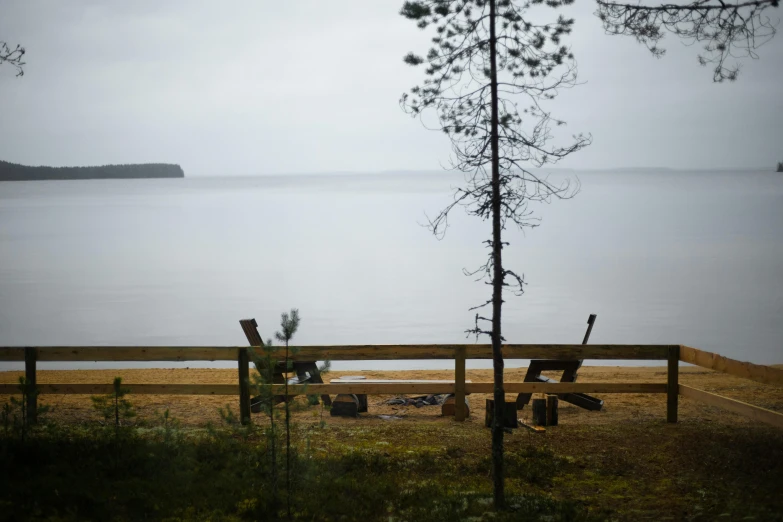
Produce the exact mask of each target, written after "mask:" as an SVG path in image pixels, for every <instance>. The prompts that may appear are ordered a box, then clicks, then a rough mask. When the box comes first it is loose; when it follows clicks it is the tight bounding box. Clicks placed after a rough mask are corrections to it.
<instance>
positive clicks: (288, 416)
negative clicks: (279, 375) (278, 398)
mask: <svg viewBox="0 0 783 522" xmlns="http://www.w3.org/2000/svg"><path fill="white" fill-rule="evenodd" d="M285 370H286V374H285V377H284V378H285V491H286V495H285V499H286V500H285V503H286V511H287V513H288V520H291V410H290V409H289V407H288V341H286V342H285Z"/></svg>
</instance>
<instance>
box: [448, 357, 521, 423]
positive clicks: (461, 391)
mask: <svg viewBox="0 0 783 522" xmlns="http://www.w3.org/2000/svg"><path fill="white" fill-rule="evenodd" d="M454 380H455V381H456V382H455V383H454V402H455V408H456V409H455V410H454V420H455V421H457V422H463V421H464V420H465V417H466V416H467V411H466V409H465V348H458V349H457V350H456V356H455V357H454ZM515 411H516V410H515Z"/></svg>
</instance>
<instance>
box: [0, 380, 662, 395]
mask: <svg viewBox="0 0 783 522" xmlns="http://www.w3.org/2000/svg"><path fill="white" fill-rule="evenodd" d="M122 387H123V389H127V390H129V392H130V393H133V394H136V395H239V392H240V389H239V385H238V384H126V383H123V385H122ZM493 387H494V384H493V383H491V382H474V383H466V384H465V392H466V393H492V391H493ZM37 388H38V390H39V393H41V394H63V395H70V394H75V395H94V394H108V393H113V392H114V388H113V386H112V385H111V384H39V385H38V386H37ZM504 390H505V392H506V393H551V394H557V393H666V384H657V383H572V382H564V383H542V382H510V383H506V384H505V385H504ZM455 391H456V384H455V383H443V382H441V383H407V382H399V383H361V382H355V383H353V382H352V383H333V384H310V385H307V386H302V385H293V384H292V385H289V386H288V395H304V394H308V395H321V394H332V395H334V394H339V393H346V394H351V393H356V394H365V395H398V394H408V393H410V394H413V393H422V394H424V393H426V394H445V393H455ZM14 393H19V385H18V384H0V395H5V394H8V395H11V394H14ZM272 394H274V395H285V388H284V387H283V386H282V385H281V386H279V387H277V386H276V387H275V388H274V389H273V390H272Z"/></svg>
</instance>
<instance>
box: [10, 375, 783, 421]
mask: <svg viewBox="0 0 783 522" xmlns="http://www.w3.org/2000/svg"><path fill="white" fill-rule="evenodd" d="M525 371H526V368H510V369H509V368H507V369H506V380H507V382H521V381H523V379H524V375H525ZM20 375H22V372H0V383H14V382H16V381H17V380H18V378H19V376H20ZM342 375H364V376H366V377H367V378H368V379H372V378H375V379H453V372H452V371H449V370H417V371H360V372H357V371H351V372H330V373H329V374H328V375H326V376H325V379H326V381H327V382H328V380H329V379H332V378H337V377H339V376H342ZM551 375H552V376H553V377H555V378H557V375H556V374H551ZM116 376H121V377H122V378H123V382H124V383H127V384H133V383H135V384H141V383H172V384H173V383H183V384H184V383H191V384H193V383H199V384H201V383H203V384H229V383H235V382H237V372H236V371H235V370H230V369H123V370H41V371H39V372H38V382H39V383H41V384H44V383H74V384H75V383H110V382H112V380H113V379H114V377H116ZM467 379H470V380H472V381H473V382H490V381H491V380H492V374H491V370H468V371H467ZM665 381H666V369H665V368H664V367H641V368H635V367H606V366H593V367H589V366H586V367H583V368H582V369H581V370H580V373H579V382H597V383H599V382H633V383H636V382H653V383H663V382H665ZM680 383H682V384H686V385H689V386H693V387H695V388H699V389H703V390H706V391H710V392H713V393H718V394H720V395H724V396H726V397H731V398H734V399H738V400H741V401H745V402H748V403H750V404H754V405H756V406H761V407H764V408H768V409H770V410H774V411H780V412H783V389H781V388H780V387H776V386H771V385H765V384H760V383H756V382H753V381H748V380H745V379H740V378H735V377H731V376H728V375H725V374H721V373H716V372H713V371H710V370H704V369H701V368H695V367H682V368H680ZM129 398H130V399H131V401H132V402H133V404H134V406H135V407H136V410H137V412H138V416H137V420H136V422H141V423H149V424H155V423H156V422H157V420H158V419H159V415H160V413H162V412H163V411H164V410H165V409H166V408H169V410H170V414H171V416H172V417H174V418H175V419H178V420H179V421H180V422H181V423H182V425H183V426H193V427H197V426H205V425H207V424H208V423H210V422H213V423H220V415H219V414H218V408H219V407H221V406H225V405H230V406H231V407H232V409H233V410H234V411H235V412H236V411H237V409H238V402H239V399H238V397H233V396H203V395H202V396H195V395H193V396H188V395H135V396H133V395H131V396H129ZM388 398H389V397H388V396H370V397H368V399H369V411H368V412H367V413H364V414H362V415H361V418H360V419H352V418H339V417H330V416H329V412H328V411H322V408H321V407H320V406H309V407H306V406H305V400H304V398H303V397H302V398H298V399H297V402H298V403H299V404H300V405H301V406H302V407H301V408H297V409H298V411H297V412H296V413H295V418H296V420H297V422H299V423H308V422H314V423H316V422H319V421H320V419H321V418H322V417H323V419H324V420H326V421H327V422H328V423H330V424H345V423H350V424H357V423H386V422H390V421H388V420H384V419H381V418H380V417H378V416H379V415H395V416H398V417H401V419H395V420H394V421H393V422H417V423H421V422H427V423H443V422H453V420H452V418H451V417H442V416H441V412H440V407H439V406H426V407H422V408H416V407H414V406H407V407H405V406H389V405H385V404H383V401H384V400H386V399H388ZM487 398H489V396H488V395H483V394H474V395H470V396H469V398H468V399H469V403H470V413H471V415H470V418H469V419H468V421H467V422H469V423H478V424H481V423H483V421H484V409H485V408H484V404H485V399H487ZM514 398H515V395H512V394H509V395H507V400H514ZM600 398H602V399H603V400H604V409H603V410H602V411H600V412H589V411H585V410H582V409H580V408H578V407H576V406H573V405H571V404H568V403H565V402H563V401H561V403H560V424H561V425H562V426H567V425H569V424H581V425H595V424H611V423H626V422H631V423H644V422H653V423H658V422H663V421H665V418H666V396H665V395H664V394H603V395H601V396H600ZM8 399H9V396H3V395H0V404H3V403H5V402H6V401H8ZM39 400H40V403H41V404H44V405H48V406H50V407H51V411H50V412H49V413H47V414H46V415H47V417H48V418H50V419H52V420H55V421H61V422H74V423H81V422H97V421H98V419H99V415H98V413H97V412H95V411H94V410H93V408H92V403H91V401H90V399H89V397H88V396H85V395H42V396H41V397H40V399H39ZM679 415H680V419H681V420H683V421H685V420H688V421H690V422H693V421H700V422H708V423H723V424H734V425H736V424H745V423H750V422H751V421H749V420H747V419H746V418H744V417H741V416H739V415H736V414H733V413H730V412H726V411H723V410H720V409H717V408H714V407H710V406H706V405H704V404H702V403H698V402H695V401H693V400H691V399H686V398H682V397H680V410H679ZM519 416H520V418H521V419H523V420H525V419H528V420H529V416H530V410H529V407H528V408H525V409H524V410H522V411H520V415H519ZM254 420H257V421H258V422H262V423H263V422H264V419H263V416H262V415H254Z"/></svg>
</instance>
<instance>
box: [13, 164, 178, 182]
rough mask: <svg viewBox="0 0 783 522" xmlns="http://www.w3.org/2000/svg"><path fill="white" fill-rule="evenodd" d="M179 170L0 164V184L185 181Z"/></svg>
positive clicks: (175, 167)
mask: <svg viewBox="0 0 783 522" xmlns="http://www.w3.org/2000/svg"><path fill="white" fill-rule="evenodd" d="M184 177H185V172H184V171H183V170H182V167H180V166H179V165H176V164H169V163H144V164H127V165H102V166H96V167H45V166H37V167H32V166H27V165H19V164H17V163H10V162H7V161H0V181H51V180H84V179H150V178H184Z"/></svg>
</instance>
